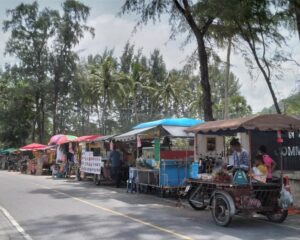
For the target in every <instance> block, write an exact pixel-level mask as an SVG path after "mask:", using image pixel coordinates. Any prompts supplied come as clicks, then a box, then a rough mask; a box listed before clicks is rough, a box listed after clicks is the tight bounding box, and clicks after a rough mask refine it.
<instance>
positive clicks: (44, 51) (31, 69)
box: [3, 2, 57, 142]
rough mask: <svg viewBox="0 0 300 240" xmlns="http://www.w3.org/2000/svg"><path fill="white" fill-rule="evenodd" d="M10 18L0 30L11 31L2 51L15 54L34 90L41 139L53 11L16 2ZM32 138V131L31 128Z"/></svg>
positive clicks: (41, 140) (42, 135)
mask: <svg viewBox="0 0 300 240" xmlns="http://www.w3.org/2000/svg"><path fill="white" fill-rule="evenodd" d="M7 13H8V15H9V16H10V17H11V18H10V20H6V21H4V23H3V30H4V32H7V31H9V30H10V31H11V34H10V38H9V40H8V42H7V43H6V50H5V51H6V53H8V54H11V55H14V56H16V57H17V58H18V59H19V60H20V65H21V67H22V68H23V69H24V71H23V73H24V74H26V76H27V79H28V81H30V85H31V86H32V87H33V88H34V92H35V109H36V111H35V120H34V122H33V126H35V125H37V129H38V140H39V141H40V142H44V140H45V139H44V133H45V121H46V108H45V93H44V89H45V86H46V84H47V72H48V66H49V49H48V40H49V39H50V38H51V37H53V35H54V32H55V31H54V25H53V19H54V18H55V16H56V15H57V12H56V11H52V10H49V9H47V8H46V9H44V10H43V11H39V9H38V4H37V2H34V3H32V4H23V3H22V4H20V5H19V6H17V7H16V8H15V9H12V10H8V11H7ZM32 138H33V140H34V139H35V131H33V137H32Z"/></svg>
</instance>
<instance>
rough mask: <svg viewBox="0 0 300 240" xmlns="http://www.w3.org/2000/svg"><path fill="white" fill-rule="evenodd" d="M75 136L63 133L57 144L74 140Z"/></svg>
mask: <svg viewBox="0 0 300 240" xmlns="http://www.w3.org/2000/svg"><path fill="white" fill-rule="evenodd" d="M76 140H77V137H76V136H73V135H63V136H62V137H61V138H60V139H59V140H58V141H57V142H56V144H57V145H61V144H64V143H69V142H76Z"/></svg>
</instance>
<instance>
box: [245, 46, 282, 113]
mask: <svg viewBox="0 0 300 240" xmlns="http://www.w3.org/2000/svg"><path fill="white" fill-rule="evenodd" d="M246 41H247V43H248V45H249V47H250V49H251V51H252V54H253V56H254V59H255V62H256V64H257V66H258V67H259V69H260V71H261V72H262V74H263V76H264V78H265V80H266V83H267V85H268V88H269V90H270V93H271V96H272V99H273V103H274V106H275V109H276V112H277V113H278V114H281V110H280V107H279V104H278V101H277V98H276V95H275V92H274V90H273V87H272V83H271V79H270V75H269V74H267V72H266V70H265V69H264V67H263V65H262V63H261V62H260V60H259V58H258V56H257V52H256V49H255V46H253V45H252V44H251V42H250V41H249V40H246ZM265 63H266V62H265ZM265 65H266V66H267V64H265Z"/></svg>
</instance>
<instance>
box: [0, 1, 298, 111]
mask: <svg viewBox="0 0 300 240" xmlns="http://www.w3.org/2000/svg"><path fill="white" fill-rule="evenodd" d="M21 2H26V3H30V2H32V1H29V0H23V1H22V0H0V3H1V4H0V21H1V24H2V22H3V20H4V19H6V17H7V16H6V10H7V9H11V8H14V7H15V6H17V5H18V4H20V3H21ZM82 2H84V3H85V4H86V5H88V6H89V7H91V15H90V17H89V20H88V25H90V26H93V27H94V28H95V38H91V37H89V36H87V37H85V38H84V39H83V40H82V41H81V42H80V44H79V45H78V46H77V47H76V51H78V53H79V55H80V56H82V57H84V56H87V55H89V54H96V53H101V52H102V51H103V50H104V49H105V48H114V49H115V55H116V56H119V55H120V54H121V52H122V50H123V47H124V45H125V43H126V42H127V41H130V42H131V43H134V44H135V45H136V48H143V53H144V54H145V55H148V54H149V53H150V52H152V51H153V50H154V49H155V48H158V49H159V50H160V51H161V53H162V55H163V57H164V60H165V62H166V65H167V68H168V69H172V68H181V67H182V66H183V65H184V63H185V60H186V58H187V56H189V55H190V54H191V53H192V52H193V51H194V50H195V49H196V44H195V42H192V43H190V44H189V45H187V46H185V47H184V48H183V49H182V48H181V46H182V42H183V38H178V39H177V40H176V41H169V36H170V28H169V24H168V21H167V19H162V21H161V22H158V23H156V24H155V25H153V24H149V25H147V26H144V27H143V28H142V29H141V30H139V31H138V32H137V33H134V34H133V33H132V30H133V27H134V26H135V23H136V19H137V17H136V16H132V15H131V16H122V17H117V16H116V14H117V13H118V12H119V10H120V8H121V6H122V3H123V2H124V1H123V0H84V1H82ZM38 3H39V4H40V7H41V8H43V7H45V6H47V7H50V8H56V9H58V8H59V7H60V5H61V3H62V1H61V0H39V1H38ZM8 37H9V33H6V34H4V33H3V32H2V31H0V55H1V57H0V65H1V66H4V64H5V63H7V62H8V63H13V62H14V61H15V59H14V58H12V57H10V56H4V55H3V53H4V49H5V42H6V40H7V39H8ZM284 50H285V51H287V52H292V53H293V57H294V59H296V60H297V61H298V62H300V41H299V39H297V37H296V36H295V37H293V38H291V40H289V41H288V47H285V49H284ZM219 55H220V56H221V58H222V59H223V60H225V51H219ZM231 61H232V71H233V72H234V73H235V75H236V76H237V77H238V78H239V81H240V83H241V85H242V87H241V94H242V95H243V96H245V97H246V99H247V101H248V103H249V104H250V105H251V107H252V109H253V111H254V112H258V111H260V110H261V109H262V108H263V107H269V106H271V105H272V99H271V95H270V93H269V91H268V89H267V85H266V83H265V82H264V80H263V78H262V76H261V75H260V74H256V75H255V78H254V80H252V79H251V77H250V75H249V73H248V69H247V67H246V66H245V64H244V59H243V57H242V56H240V55H239V54H237V53H235V54H234V55H232V57H231ZM283 69H284V71H283V74H282V76H281V78H280V79H279V80H274V82H273V85H274V88H275V91H276V93H277V95H278V98H279V99H282V98H285V97H287V96H289V95H290V94H292V93H294V92H295V91H296V89H299V85H300V69H299V67H296V65H294V64H292V63H291V62H288V63H285V64H284V66H283Z"/></svg>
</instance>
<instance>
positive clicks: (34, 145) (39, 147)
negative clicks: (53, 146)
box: [20, 143, 48, 151]
mask: <svg viewBox="0 0 300 240" xmlns="http://www.w3.org/2000/svg"><path fill="white" fill-rule="evenodd" d="M47 148H48V146H47V145H43V144H39V143H31V144H29V145H26V146H23V147H21V148H20V150H21V151H36V150H45V149H47Z"/></svg>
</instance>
